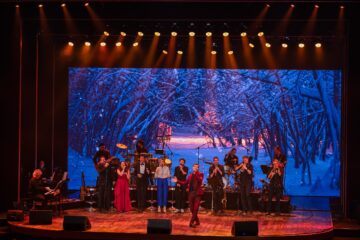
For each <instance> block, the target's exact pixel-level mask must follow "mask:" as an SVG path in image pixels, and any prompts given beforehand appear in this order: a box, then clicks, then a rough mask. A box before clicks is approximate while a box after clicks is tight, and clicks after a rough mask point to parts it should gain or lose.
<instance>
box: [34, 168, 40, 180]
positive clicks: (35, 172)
mask: <svg viewBox="0 0 360 240" xmlns="http://www.w3.org/2000/svg"><path fill="white" fill-rule="evenodd" d="M41 175H42V171H41V170H40V169H35V170H34V172H33V174H32V176H33V178H39V177H41Z"/></svg>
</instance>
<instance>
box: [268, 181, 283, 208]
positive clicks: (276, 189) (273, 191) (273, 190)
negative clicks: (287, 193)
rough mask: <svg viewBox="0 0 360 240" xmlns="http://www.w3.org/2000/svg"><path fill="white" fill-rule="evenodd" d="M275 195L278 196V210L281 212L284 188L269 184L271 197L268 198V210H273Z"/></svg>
mask: <svg viewBox="0 0 360 240" xmlns="http://www.w3.org/2000/svg"><path fill="white" fill-rule="evenodd" d="M273 195H275V197H276V212H277V213H280V198H281V195H282V188H281V187H275V186H272V185H270V186H269V199H268V208H267V211H268V212H271V205H272V197H273Z"/></svg>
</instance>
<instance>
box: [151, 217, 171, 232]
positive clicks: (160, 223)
mask: <svg viewBox="0 0 360 240" xmlns="http://www.w3.org/2000/svg"><path fill="white" fill-rule="evenodd" d="M171 229H172V224H171V220H169V219H148V223H147V233H148V234H171Z"/></svg>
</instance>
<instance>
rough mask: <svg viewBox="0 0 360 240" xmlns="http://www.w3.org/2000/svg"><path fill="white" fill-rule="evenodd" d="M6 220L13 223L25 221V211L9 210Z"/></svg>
mask: <svg viewBox="0 0 360 240" xmlns="http://www.w3.org/2000/svg"><path fill="white" fill-rule="evenodd" d="M6 219H7V220H8V221H10V222H11V221H12V222H21V221H24V211H23V210H8V211H7V213H6Z"/></svg>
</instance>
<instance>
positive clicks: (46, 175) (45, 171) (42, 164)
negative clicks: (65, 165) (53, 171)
mask: <svg viewBox="0 0 360 240" xmlns="http://www.w3.org/2000/svg"><path fill="white" fill-rule="evenodd" d="M39 169H40V170H41V172H42V175H41V177H42V178H43V179H48V178H49V176H50V174H49V172H48V169H47V167H46V165H45V162H44V161H43V160H41V161H40V162H39Z"/></svg>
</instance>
